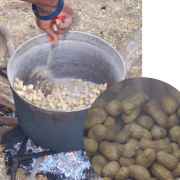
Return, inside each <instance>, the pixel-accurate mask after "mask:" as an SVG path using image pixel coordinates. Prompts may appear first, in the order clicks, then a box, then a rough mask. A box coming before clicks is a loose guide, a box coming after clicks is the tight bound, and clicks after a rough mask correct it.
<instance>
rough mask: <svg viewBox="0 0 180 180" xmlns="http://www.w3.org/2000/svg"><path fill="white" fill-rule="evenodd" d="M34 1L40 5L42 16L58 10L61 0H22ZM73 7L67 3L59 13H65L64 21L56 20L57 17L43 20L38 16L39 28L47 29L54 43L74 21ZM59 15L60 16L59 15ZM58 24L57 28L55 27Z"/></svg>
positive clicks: (33, 2)
mask: <svg viewBox="0 0 180 180" xmlns="http://www.w3.org/2000/svg"><path fill="white" fill-rule="evenodd" d="M21 1H26V2H29V3H32V4H34V5H36V6H37V7H38V11H39V12H38V14H39V15H40V16H49V15H50V14H51V13H52V12H53V11H54V10H56V8H57V6H58V4H59V2H60V1H61V0H21ZM72 14H73V12H72V9H71V8H69V7H67V6H66V5H65V6H64V8H63V11H62V12H60V13H59V15H63V16H64V17H65V18H64V20H63V22H61V23H60V22H59V21H56V18H55V19H50V20H42V19H41V18H39V17H36V22H37V25H38V26H39V28H40V29H41V30H43V31H45V32H46V33H47V34H48V37H49V40H50V41H51V42H52V43H57V42H58V40H59V38H60V35H61V34H63V33H64V31H65V30H67V29H68V28H69V27H70V25H71V23H72ZM59 15H58V16H59ZM55 26H56V30H55V28H54V27H55Z"/></svg>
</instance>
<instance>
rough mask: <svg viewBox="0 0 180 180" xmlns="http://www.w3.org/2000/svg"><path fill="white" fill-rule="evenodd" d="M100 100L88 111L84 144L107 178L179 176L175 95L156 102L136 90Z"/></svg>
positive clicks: (179, 115)
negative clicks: (120, 97)
mask: <svg viewBox="0 0 180 180" xmlns="http://www.w3.org/2000/svg"><path fill="white" fill-rule="evenodd" d="M119 93H120V92H119ZM98 101H99V103H98ZM98 101H97V102H96V104H95V105H93V107H92V108H91V109H90V110H89V112H88V119H87V121H86V130H85V140H84V143H85V149H86V151H87V154H88V156H89V158H90V161H91V163H92V166H93V168H94V170H95V172H96V173H97V174H98V175H99V176H101V177H103V179H104V180H114V179H115V180H129V179H133V180H134V179H136V180H178V179H179V178H180V121H179V119H180V106H179V102H178V101H177V99H175V98H174V97H173V96H171V95H167V96H164V97H163V98H162V99H161V100H158V101H157V100H154V99H150V98H149V97H148V96H147V95H146V94H144V93H143V92H137V93H134V94H132V95H129V96H128V97H126V98H124V99H118V97H115V98H113V99H112V100H110V101H104V100H103V98H100V99H98ZM120 122H123V124H122V123H121V124H122V125H121V126H120V125H119V124H120Z"/></svg>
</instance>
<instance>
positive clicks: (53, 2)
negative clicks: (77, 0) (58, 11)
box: [21, 0, 58, 8]
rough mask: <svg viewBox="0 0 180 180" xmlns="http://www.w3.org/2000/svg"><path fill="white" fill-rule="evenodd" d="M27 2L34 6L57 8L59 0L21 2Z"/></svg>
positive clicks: (27, 0)
mask: <svg viewBox="0 0 180 180" xmlns="http://www.w3.org/2000/svg"><path fill="white" fill-rule="evenodd" d="M21 1H26V2H29V3H32V4H36V5H40V6H48V7H52V8H54V7H56V5H57V3H58V0H21Z"/></svg>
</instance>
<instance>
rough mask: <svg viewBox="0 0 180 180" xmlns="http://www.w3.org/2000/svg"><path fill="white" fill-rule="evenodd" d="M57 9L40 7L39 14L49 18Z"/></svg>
mask: <svg viewBox="0 0 180 180" xmlns="http://www.w3.org/2000/svg"><path fill="white" fill-rule="evenodd" d="M55 8H56V7H49V6H38V12H39V15H40V16H48V15H49V14H51V13H52V12H53V11H54V10H55Z"/></svg>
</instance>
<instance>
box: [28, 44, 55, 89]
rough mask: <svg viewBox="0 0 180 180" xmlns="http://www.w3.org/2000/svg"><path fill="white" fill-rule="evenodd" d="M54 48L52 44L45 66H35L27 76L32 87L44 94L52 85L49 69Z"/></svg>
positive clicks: (51, 75)
mask: <svg viewBox="0 0 180 180" xmlns="http://www.w3.org/2000/svg"><path fill="white" fill-rule="evenodd" d="M55 48H56V45H53V44H52V45H51V46H50V49H49V53H48V57H47V61H46V64H45V65H42V66H37V67H36V68H35V69H34V70H33V71H32V73H31V74H30V76H29V79H30V81H32V82H33V84H34V86H35V87H38V88H41V89H43V90H44V91H45V92H46V91H48V89H49V88H50V87H51V86H52V84H53V74H52V71H51V69H50V67H51V65H52V61H53V54H54V50H55Z"/></svg>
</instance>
